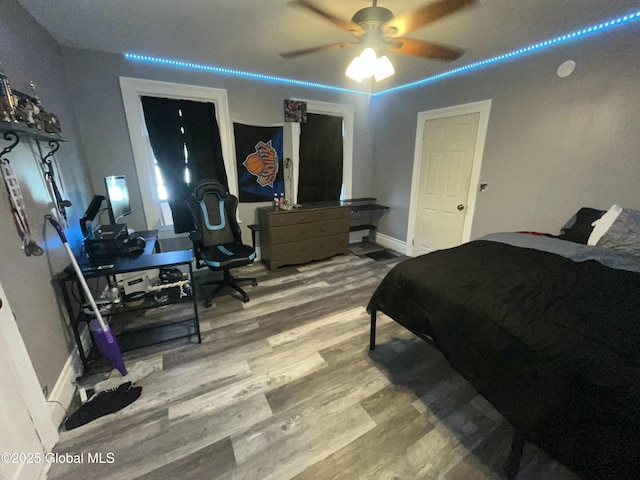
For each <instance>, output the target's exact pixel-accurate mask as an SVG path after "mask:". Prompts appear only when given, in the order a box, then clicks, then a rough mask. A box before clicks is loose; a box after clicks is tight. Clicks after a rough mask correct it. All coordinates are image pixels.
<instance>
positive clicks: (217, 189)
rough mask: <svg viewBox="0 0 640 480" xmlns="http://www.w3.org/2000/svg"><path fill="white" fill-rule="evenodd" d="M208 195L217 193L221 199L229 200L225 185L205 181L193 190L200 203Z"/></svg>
mask: <svg viewBox="0 0 640 480" xmlns="http://www.w3.org/2000/svg"><path fill="white" fill-rule="evenodd" d="M208 193H215V194H216V195H217V196H218V197H219V198H227V195H228V194H229V192H227V189H226V188H224V185H221V184H219V183H218V182H213V181H203V182H202V183H200V184H199V185H198V186H197V187H196V188H195V189H194V190H193V195H194V197H195V198H196V201H198V202H201V201H202V199H203V198H204V196H205V195H206V194H208Z"/></svg>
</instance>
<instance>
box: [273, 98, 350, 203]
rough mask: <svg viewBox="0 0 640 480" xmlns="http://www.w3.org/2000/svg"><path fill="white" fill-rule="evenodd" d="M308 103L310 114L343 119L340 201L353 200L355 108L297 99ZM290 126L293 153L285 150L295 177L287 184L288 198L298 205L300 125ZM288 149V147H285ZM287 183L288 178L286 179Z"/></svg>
mask: <svg viewBox="0 0 640 480" xmlns="http://www.w3.org/2000/svg"><path fill="white" fill-rule="evenodd" d="M294 100H300V101H303V102H306V103H307V112H308V113H318V114H323V115H332V116H336V117H342V152H343V154H342V162H343V163H342V190H341V193H340V199H342V200H344V199H346V198H351V196H352V193H351V192H352V188H351V186H352V171H353V128H354V127H353V121H354V108H353V106H352V105H343V104H339V103H329V102H317V101H313V100H305V99H302V98H295V99H294ZM285 125H288V126H289V129H290V131H289V135H291V137H290V138H291V142H290V145H291V151H290V152H287V151H286V149H285V157H287V156H288V157H290V158H291V159H292V163H293V175H292V178H291V180H290V181H288V182H287V189H288V190H287V196H288V197H290V198H292V199H293V201H294V203H297V198H298V180H299V170H298V166H299V165H300V124H299V123H286V124H285ZM285 148H286V147H285ZM285 181H286V178H285Z"/></svg>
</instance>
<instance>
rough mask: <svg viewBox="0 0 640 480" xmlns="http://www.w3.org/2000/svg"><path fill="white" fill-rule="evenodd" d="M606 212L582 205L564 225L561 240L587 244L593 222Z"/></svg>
mask: <svg viewBox="0 0 640 480" xmlns="http://www.w3.org/2000/svg"><path fill="white" fill-rule="evenodd" d="M604 213H605V211H604V210H596V209H595V208H588V207H582V208H581V209H580V210H578V212H577V213H576V214H575V215H574V216H573V217H572V218H571V219H570V220H569V221H568V222H567V223H566V224H565V226H564V227H562V229H561V231H560V232H561V233H560V235H559V236H558V238H559V239H560V240H567V241H569V242H576V243H582V244H583V245H586V244H587V240H588V239H589V235H591V231H592V230H593V226H592V225H591V224H592V223H593V222H595V221H596V220H598V219H599V218H600V217H602V215H604Z"/></svg>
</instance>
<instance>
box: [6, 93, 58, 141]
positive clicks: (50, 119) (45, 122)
mask: <svg viewBox="0 0 640 480" xmlns="http://www.w3.org/2000/svg"><path fill="white" fill-rule="evenodd" d="M29 86H30V87H31V91H32V92H33V95H28V94H26V93H24V92H19V91H17V90H14V91H13V94H14V98H15V99H16V100H17V101H16V102H15V103H16V104H17V110H16V119H17V120H18V121H20V122H22V123H24V124H25V125H27V126H28V127H30V128H35V129H37V130H42V131H43V132H46V133H52V134H56V135H59V134H60V133H61V132H62V128H61V126H60V119H59V118H58V116H57V115H56V114H55V113H50V112H47V111H46V110H45V109H44V107H43V106H42V102H41V101H40V99H39V98H38V95H37V93H36V84H35V83H34V82H29Z"/></svg>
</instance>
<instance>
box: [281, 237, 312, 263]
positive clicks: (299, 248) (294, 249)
mask: <svg viewBox="0 0 640 480" xmlns="http://www.w3.org/2000/svg"><path fill="white" fill-rule="evenodd" d="M314 241H315V240H314V239H309V240H301V241H299V242H289V243H281V244H279V245H271V261H272V262H278V261H280V260H283V259H287V258H293V257H304V256H306V255H310V254H311V252H312V251H313V246H314Z"/></svg>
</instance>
